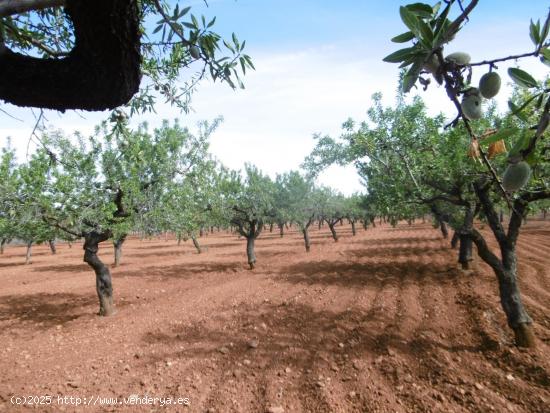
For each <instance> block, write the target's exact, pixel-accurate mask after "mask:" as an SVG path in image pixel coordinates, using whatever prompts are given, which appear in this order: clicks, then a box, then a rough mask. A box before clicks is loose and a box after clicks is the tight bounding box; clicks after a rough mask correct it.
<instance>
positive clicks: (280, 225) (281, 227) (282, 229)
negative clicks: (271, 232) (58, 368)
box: [277, 222, 285, 238]
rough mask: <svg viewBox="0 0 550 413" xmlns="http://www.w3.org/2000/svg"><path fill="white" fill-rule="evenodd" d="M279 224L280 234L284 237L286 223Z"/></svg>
mask: <svg viewBox="0 0 550 413" xmlns="http://www.w3.org/2000/svg"><path fill="white" fill-rule="evenodd" d="M277 226H278V227H279V236H280V237H281V238H283V236H284V235H285V223H284V222H278V223H277Z"/></svg>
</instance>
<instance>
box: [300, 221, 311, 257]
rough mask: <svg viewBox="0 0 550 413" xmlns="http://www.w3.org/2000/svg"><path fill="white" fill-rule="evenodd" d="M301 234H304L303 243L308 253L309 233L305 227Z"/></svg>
mask: <svg viewBox="0 0 550 413" xmlns="http://www.w3.org/2000/svg"><path fill="white" fill-rule="evenodd" d="M302 234H304V243H305V245H306V252H309V250H310V246H311V244H310V243H309V231H308V228H307V227H305V228H304V229H303V230H302Z"/></svg>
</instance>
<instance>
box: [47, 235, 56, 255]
mask: <svg viewBox="0 0 550 413" xmlns="http://www.w3.org/2000/svg"><path fill="white" fill-rule="evenodd" d="M48 245H49V246H50V251H51V252H52V255H55V254H56V253H57V247H56V245H55V240H54V239H51V240H48Z"/></svg>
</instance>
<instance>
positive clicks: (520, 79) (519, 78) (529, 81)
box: [508, 67, 538, 88]
mask: <svg viewBox="0 0 550 413" xmlns="http://www.w3.org/2000/svg"><path fill="white" fill-rule="evenodd" d="M508 74H509V75H510V77H511V78H512V80H513V81H514V82H515V83H516V84H518V85H519V86H523V87H528V88H530V87H537V86H538V84H537V81H536V80H535V79H534V78H533V76H531V75H530V74H529V73H527V72H526V71H524V70H521V69H518V68H517V67H511V68H509V69H508Z"/></svg>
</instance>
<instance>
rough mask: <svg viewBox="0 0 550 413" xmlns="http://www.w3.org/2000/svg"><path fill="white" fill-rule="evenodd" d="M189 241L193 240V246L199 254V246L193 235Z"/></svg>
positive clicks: (200, 250)
mask: <svg viewBox="0 0 550 413" xmlns="http://www.w3.org/2000/svg"><path fill="white" fill-rule="evenodd" d="M191 239H192V240H193V245H194V246H195V248H196V249H197V253H198V254H200V253H201V252H202V249H201V245H200V244H199V241H198V240H197V238H196V237H195V235H191Z"/></svg>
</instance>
